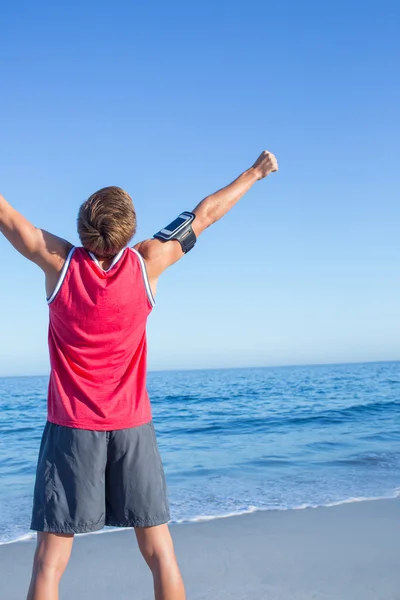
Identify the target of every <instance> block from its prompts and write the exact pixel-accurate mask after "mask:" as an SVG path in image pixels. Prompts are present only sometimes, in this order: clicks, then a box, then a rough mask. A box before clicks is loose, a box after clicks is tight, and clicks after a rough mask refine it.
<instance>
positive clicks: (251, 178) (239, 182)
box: [193, 150, 278, 235]
mask: <svg viewBox="0 0 400 600" xmlns="http://www.w3.org/2000/svg"><path fill="white" fill-rule="evenodd" d="M277 170H278V162H277V160H276V158H275V156H274V155H273V154H271V152H268V151H267V150H264V152H261V154H260V156H259V157H258V158H257V160H256V162H255V163H254V165H253V166H252V167H251V168H250V169H247V171H245V172H244V173H242V175H240V176H239V177H238V178H237V179H235V181H233V182H232V183H231V184H230V185H227V186H226V187H225V188H223V189H222V190H219V192H216V193H215V194H212V195H211V196H207V198H205V199H204V200H202V202H200V204H198V206H196V208H195V209H194V211H193V212H194V213H195V215H196V219H195V221H194V222H193V230H194V232H195V233H196V235H198V234H200V233H201V232H202V231H204V229H206V228H207V227H209V226H210V225H212V224H213V223H215V222H216V221H218V220H219V219H221V217H223V216H224V215H226V213H227V212H229V211H230V210H231V208H232V207H233V206H235V204H236V203H237V202H239V200H240V199H241V198H242V197H243V196H244V195H245V194H246V192H248V191H249V189H250V188H251V187H252V186H253V185H254V184H255V182H256V181H258V180H259V179H264V178H265V177H267V176H268V175H269V174H270V173H273V172H274V171H277Z"/></svg>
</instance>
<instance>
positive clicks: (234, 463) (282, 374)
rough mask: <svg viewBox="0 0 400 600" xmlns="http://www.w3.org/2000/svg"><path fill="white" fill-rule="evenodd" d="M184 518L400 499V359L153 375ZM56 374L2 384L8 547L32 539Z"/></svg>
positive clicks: (0, 434) (0, 476)
mask: <svg viewBox="0 0 400 600" xmlns="http://www.w3.org/2000/svg"><path fill="white" fill-rule="evenodd" d="M148 389H149V393H150V397H151V400H152V405H153V416H154V423H155V427H156V431H157V435H158V441H159V446H160V451H161V455H162V458H163V461H164V466H165V471H166V476H167V483H168V487H169V496H170V501H171V512H172V519H173V521H175V522H183V521H196V520H203V519H212V518H216V517H221V516H231V515H237V514H241V513H246V512H252V511H256V510H295V509H301V508H305V507H317V506H330V505H334V504H340V503H344V502H356V501H362V500H365V499H369V498H392V497H396V496H398V495H400V363H398V362H397V363H396V362H393V363H375V364H357V365H333V366H315V367H281V368H257V369H232V370H229V369H225V370H209V371H180V372H157V373H156V372H153V373H150V374H149V379H148ZM46 390H47V378H46V377H15V378H2V379H0V415H1V417H0V543H7V542H10V541H14V540H17V539H23V538H26V537H27V536H29V535H32V534H31V533H30V532H29V521H30V510H31V501H32V491H33V484H34V476H35V468H36V460H37V454H38V450H39V443H40V438H41V434H42V430H43V427H44V425H45V421H46Z"/></svg>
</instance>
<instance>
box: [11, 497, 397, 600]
mask: <svg viewBox="0 0 400 600" xmlns="http://www.w3.org/2000/svg"><path fill="white" fill-rule="evenodd" d="M171 531H172V535H173V539H174V543H175V547H176V551H177V555H178V559H179V562H180V566H181V569H182V572H183V576H184V579H185V583H186V587H187V596H188V599H189V600H206V599H207V600H228V599H229V600H311V599H315V600H334V599H335V600H337V599H338V598H340V599H341V600H399V599H400V535H399V531H400V499H393V500H378V501H365V502H354V503H348V504H343V505H340V506H334V507H324V508H315V509H312V508H308V509H304V510H288V511H264V512H255V513H252V514H248V515H241V516H237V517H229V518H224V519H215V520H210V521H205V522H199V523H186V524H179V525H172V526H171ZM34 547H35V544H34V541H33V540H30V541H20V542H15V543H12V544H5V545H2V546H0V590H1V598H2V599H3V600H21V599H23V598H24V597H25V596H24V594H25V593H26V590H27V586H28V581H29V575H30V568H31V560H32V556H33V552H34ZM60 598H61V600H67V599H70V598H74V600H80V599H82V600H83V599H85V600H106V599H109V598H114V599H118V600H125V599H126V600H128V599H133V598H136V599H139V598H140V599H141V600H150V599H151V598H153V595H152V584H151V578H150V574H149V572H148V569H147V567H146V565H145V564H144V562H143V560H142V558H141V556H140V554H139V551H138V549H137V547H136V542H135V539H134V534H133V531H132V530H124V531H120V532H119V531H117V532H115V531H112V532H110V533H106V534H104V533H103V534H100V535H93V534H92V535H86V536H78V537H77V539H76V540H75V544H74V549H73V555H72V558H71V562H70V564H69V566H68V569H67V571H66V573H65V575H64V578H63V581H62V585H61V591H60Z"/></svg>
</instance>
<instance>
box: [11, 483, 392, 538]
mask: <svg viewBox="0 0 400 600" xmlns="http://www.w3.org/2000/svg"><path fill="white" fill-rule="evenodd" d="M397 498H400V489H396V490H395V491H394V492H393V493H392V494H388V495H387V496H372V497H366V496H360V497H356V498H345V499H343V500H337V501H335V502H328V503H326V504H307V503H305V504H299V505H297V506H274V507H259V506H248V507H247V508H245V509H243V510H238V511H235V512H229V513H222V514H217V515H199V516H197V517H193V518H191V519H175V520H172V521H170V524H171V525H184V524H185V523H203V522H205V521H215V520H218V519H230V518H231V517H242V516H244V515H249V514H252V513H261V512H288V511H291V510H307V509H309V510H310V509H318V508H333V507H335V506H342V505H344V504H355V503H360V502H377V501H379V500H396V499H397ZM118 531H119V532H121V531H123V529H121V528H120V527H109V528H106V529H101V530H100V531H91V532H90V533H80V534H78V537H83V536H87V535H104V534H106V533H115V532H118ZM35 537H36V533H34V532H31V533H27V534H24V535H22V536H20V537H18V538H15V539H12V540H5V541H0V546H6V545H8V544H16V543H19V542H29V541H32V540H34V539H35Z"/></svg>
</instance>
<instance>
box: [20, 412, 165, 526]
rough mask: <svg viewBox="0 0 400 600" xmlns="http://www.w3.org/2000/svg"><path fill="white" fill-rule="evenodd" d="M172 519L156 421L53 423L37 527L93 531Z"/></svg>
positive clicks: (44, 448) (39, 485) (43, 452)
mask: <svg viewBox="0 0 400 600" xmlns="http://www.w3.org/2000/svg"><path fill="white" fill-rule="evenodd" d="M169 519H170V514H169V506H168V499H167V492H166V484H165V476H164V469H163V465H162V462H161V458H160V454H159V452H158V447H157V440H156V435H155V431H154V427H153V424H152V423H147V424H146V425H141V426H140V427H132V428H131V429H120V430H117V431H89V430H86V429H72V428H71V427H63V426H62V425H55V424H53V423H49V422H47V424H46V427H45V429H44V433H43V437H42V443H41V446H40V452H39V460H38V466H37V471H36V484H35V492H34V500H33V513H32V522H31V529H34V530H35V531H47V532H52V533H88V532H90V531H96V530H98V529H102V528H103V527H104V525H111V526H113V527H153V526H155V525H161V524H163V523H167V522H168V521H169Z"/></svg>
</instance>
